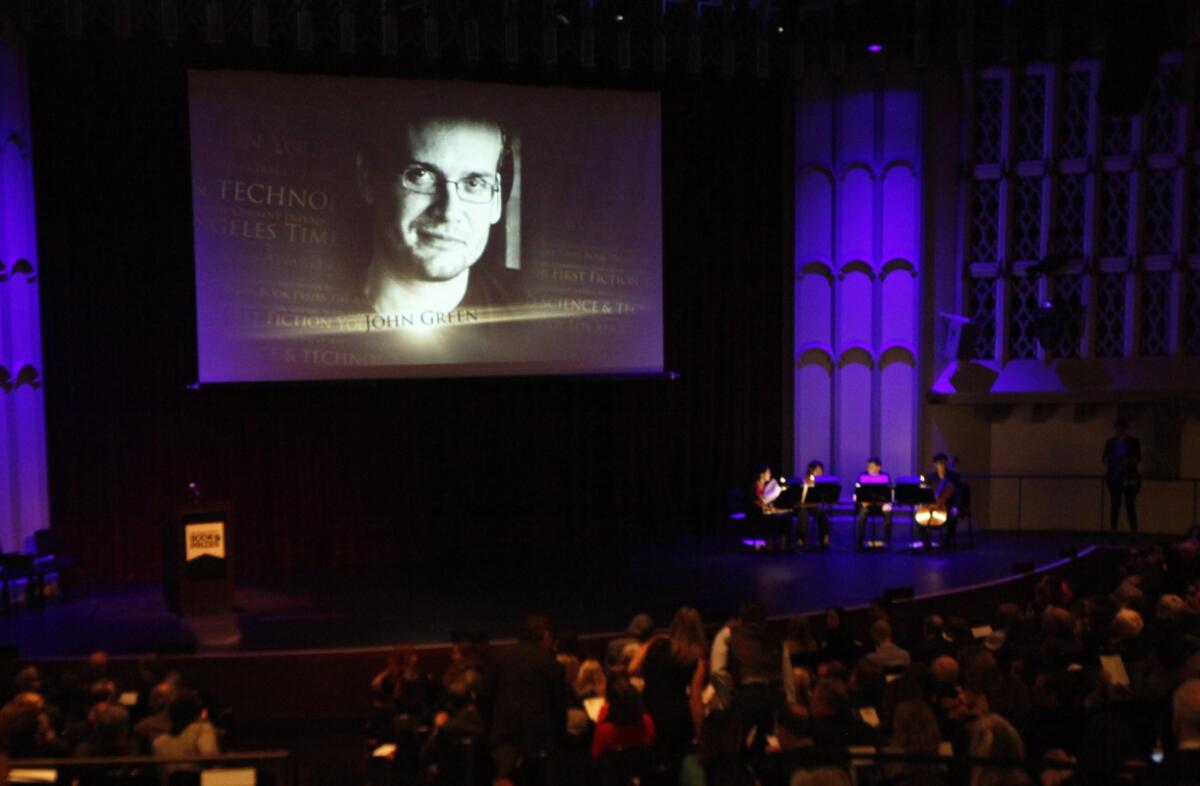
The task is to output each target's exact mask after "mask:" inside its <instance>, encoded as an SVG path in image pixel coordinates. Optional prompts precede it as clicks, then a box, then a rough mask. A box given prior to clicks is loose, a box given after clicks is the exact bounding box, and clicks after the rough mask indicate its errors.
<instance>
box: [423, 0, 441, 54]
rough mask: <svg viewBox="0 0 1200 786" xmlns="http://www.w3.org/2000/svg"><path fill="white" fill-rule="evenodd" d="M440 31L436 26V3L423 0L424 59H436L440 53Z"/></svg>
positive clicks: (430, 0)
mask: <svg viewBox="0 0 1200 786" xmlns="http://www.w3.org/2000/svg"><path fill="white" fill-rule="evenodd" d="M440 33H441V31H440V30H439V28H438V18H437V4H436V3H434V2H433V0H425V59H427V60H437V59H438V58H439V57H441V54H442V41H441V34H440Z"/></svg>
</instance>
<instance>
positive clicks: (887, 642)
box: [867, 619, 912, 672]
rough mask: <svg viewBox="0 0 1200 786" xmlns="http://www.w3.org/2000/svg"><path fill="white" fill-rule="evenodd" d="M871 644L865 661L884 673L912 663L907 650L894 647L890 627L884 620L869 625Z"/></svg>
mask: <svg viewBox="0 0 1200 786" xmlns="http://www.w3.org/2000/svg"><path fill="white" fill-rule="evenodd" d="M871 642H872V643H873V644H874V645H875V649H874V651H873V652H871V653H869V654H868V655H867V659H868V660H870V661H871V662H872V663H875V664H876V665H878V666H879V668H881V669H883V670H884V671H885V672H889V671H894V670H897V669H902V668H904V667H905V666H907V665H908V664H909V663H911V662H912V656H911V655H909V654H908V650H906V649H903V648H901V647H898V646H896V643H895V642H893V641H892V625H891V623H889V622H888V621H887V620H885V619H877V620H875V622H873V623H871Z"/></svg>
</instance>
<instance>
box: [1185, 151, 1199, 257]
mask: <svg viewBox="0 0 1200 786" xmlns="http://www.w3.org/2000/svg"><path fill="white" fill-rule="evenodd" d="M1189 174H1190V176H1191V177H1190V179H1191V183H1192V187H1191V194H1190V199H1188V205H1189V211H1188V227H1189V229H1188V243H1187V246H1188V251H1190V252H1191V253H1193V254H1200V169H1192V171H1191V172H1190V173H1189Z"/></svg>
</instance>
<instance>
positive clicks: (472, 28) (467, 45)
mask: <svg viewBox="0 0 1200 786" xmlns="http://www.w3.org/2000/svg"><path fill="white" fill-rule="evenodd" d="M464 27H465V29H464V30H463V39H464V41H463V49H464V50H465V52H466V56H467V62H468V63H471V64H477V63H478V62H479V59H480V48H479V20H478V19H468V20H467V23H466V25H465V26H464Z"/></svg>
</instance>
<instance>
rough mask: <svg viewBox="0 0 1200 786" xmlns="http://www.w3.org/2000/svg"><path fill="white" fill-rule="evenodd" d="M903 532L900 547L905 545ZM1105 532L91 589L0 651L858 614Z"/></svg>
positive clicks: (688, 549) (258, 645)
mask: <svg viewBox="0 0 1200 786" xmlns="http://www.w3.org/2000/svg"><path fill="white" fill-rule="evenodd" d="M907 534H908V533H907V529H906V528H901V527H898V528H897V536H898V537H897V539H896V540H897V542H900V541H901V540H903V541H905V542H907ZM1097 540H1098V536H1088V535H1080V534H1072V535H1061V534H1059V535H1049V534H1036V535H1035V534H1025V535H1016V534H1009V533H1003V534H1002V533H979V534H977V535H976V538H975V546H974V548H964V549H961V550H959V551H956V552H953V553H942V552H935V553H932V554H921V553H909V552H906V551H904V550H900V549H895V550H892V551H889V552H874V553H872V552H868V553H856V552H854V551H851V550H850V549H848V548H845V547H842V546H835V547H834V548H833V549H831V550H829V551H825V552H799V553H791V554H779V555H776V554H766V553H754V552H748V551H740V550H730V549H729V548H728V547H727V546H723V545H721V544H717V543H713V542H686V543H679V544H674V545H671V546H658V547H642V548H638V549H631V548H627V547H608V548H603V549H600V548H596V549H590V550H587V551H580V552H575V553H561V554H557V555H555V556H553V557H551V558H541V557H539V558H532V557H531V558H527V559H508V560H482V561H480V560H474V561H472V562H470V563H466V562H462V561H444V562H437V561H430V562H428V563H425V564H424V565H423V566H421V567H418V568H412V567H408V568H405V569H404V570H396V571H394V572H391V573H388V572H383V571H376V572H372V573H366V572H363V573H356V574H353V575H339V576H328V575H326V576H290V577H287V578H282V579H275V580H271V581H254V582H250V581H244V582H241V583H239V585H238V587H237V592H236V596H235V602H236V608H235V610H234V612H233V613H231V614H229V615H215V616H212V617H207V618H189V619H187V620H183V619H181V618H179V617H177V616H175V615H172V614H170V613H168V612H167V610H166V607H165V605H164V603H163V598H162V593H161V591H160V588H159V587H158V585H156V584H140V585H132V586H122V587H110V588H93V589H90V590H87V591H86V593H83V594H81V595H79V596H78V597H75V598H73V599H71V600H70V601H68V602H61V601H58V600H52V601H51V602H50V603H49V605H48V606H47V607H46V608H45V609H42V610H36V611H26V610H18V611H14V612H13V613H12V614H11V615H10V616H8V617H4V618H0V644H11V645H16V646H17V648H18V653H19V656H20V657H21V658H22V659H39V658H51V657H77V656H80V655H84V654H86V653H88V652H90V651H92V650H95V649H103V650H106V651H108V652H109V653H111V654H114V655H133V654H141V653H146V652H151V651H154V650H156V649H158V648H160V647H162V646H164V645H166V646H168V647H171V648H173V649H176V650H178V649H179V648H180V647H187V646H189V645H190V644H191V643H195V645H196V647H197V650H198V652H201V653H206V652H211V653H218V652H229V653H238V652H242V653H250V652H255V653H258V652H274V651H296V650H327V649H340V648H368V647H382V646H388V645H392V644H396V643H401V642H409V643H414V644H423V643H437V642H445V641H448V640H449V638H450V633H451V631H457V630H479V631H487V632H489V633H490V635H491V637H492V638H493V639H504V638H511V637H512V636H514V635H515V633H516V630H517V628H518V626H519V624H520V620H521V618H522V616H523V614H524V613H525V612H526V611H527V610H539V611H543V612H545V613H548V614H549V615H550V616H551V618H552V619H553V620H554V622H555V623H556V625H557V626H559V627H565V628H571V629H573V630H575V631H577V632H579V633H601V632H607V631H617V630H623V629H624V627H625V625H626V623H627V622H628V620H629V618H630V617H631V616H632V615H633V614H634V613H636V612H638V611H646V612H648V613H650V614H651V615H652V616H653V617H654V619H655V620H656V621H657V622H658V623H659V624H663V625H665V624H666V623H667V622H669V621H670V617H671V614H672V613H673V612H674V610H675V608H676V607H678V606H680V605H682V604H687V605H691V606H695V607H696V608H698V609H699V610H700V612H701V614H702V615H703V616H704V618H705V621H707V622H719V621H721V620H723V619H725V618H726V617H728V616H729V615H731V614H732V613H733V612H734V611H735V610H736V609H737V606H738V604H739V603H740V602H741V601H742V600H743V599H745V598H748V597H752V596H756V597H760V598H762V599H763V600H764V601H765V602H766V603H767V606H768V609H769V611H770V613H771V614H772V615H773V616H776V615H783V614H792V613H798V612H807V611H815V610H819V609H822V608H824V607H826V606H831V605H841V606H847V607H850V606H857V605H861V604H865V603H867V602H868V601H870V599H871V598H872V597H875V596H877V595H879V594H881V593H882V592H883V591H884V590H886V589H888V588H894V587H905V586H911V587H912V588H913V590H914V591H915V593H916V594H917V595H929V594H934V593H940V592H946V591H949V590H955V589H961V588H964V587H968V586H972V585H976V584H980V583H985V582H988V581H993V580H998V579H1002V578H1004V577H1006V576H1010V575H1012V573H1013V565H1014V563H1018V562H1026V561H1029V560H1032V561H1033V562H1034V563H1035V564H1036V565H1037V566H1038V567H1042V566H1044V565H1046V564H1047V563H1050V562H1054V561H1056V560H1058V559H1060V557H1061V555H1062V553H1063V551H1064V550H1066V549H1072V550H1077V549H1080V548H1083V547H1085V546H1088V545H1092V544H1093V543H1094V542H1096V541H1097Z"/></svg>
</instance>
